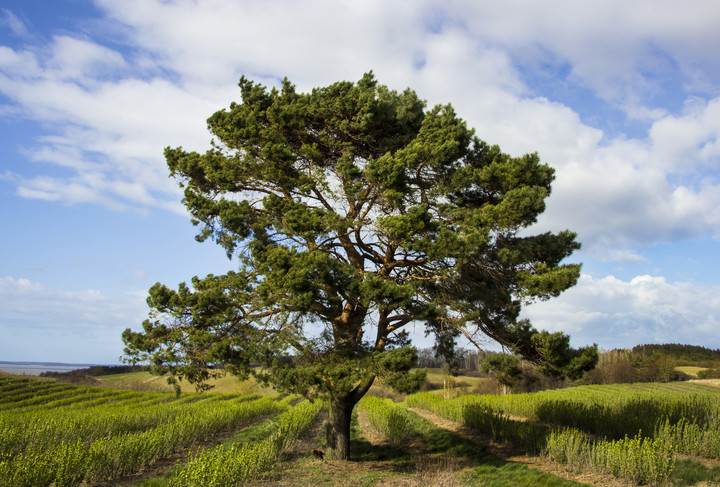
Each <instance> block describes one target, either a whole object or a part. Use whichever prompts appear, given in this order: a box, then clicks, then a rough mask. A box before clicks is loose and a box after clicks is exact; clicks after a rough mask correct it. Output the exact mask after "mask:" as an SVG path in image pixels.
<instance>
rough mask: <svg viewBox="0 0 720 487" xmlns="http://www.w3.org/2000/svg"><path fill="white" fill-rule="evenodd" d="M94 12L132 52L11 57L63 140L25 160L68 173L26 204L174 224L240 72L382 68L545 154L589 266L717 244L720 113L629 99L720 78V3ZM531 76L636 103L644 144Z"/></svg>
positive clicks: (34, 192) (86, 42) (142, 3)
mask: <svg viewBox="0 0 720 487" xmlns="http://www.w3.org/2000/svg"><path fill="white" fill-rule="evenodd" d="M97 3H98V5H99V6H100V7H101V8H102V9H103V10H104V11H105V13H106V14H107V19H106V21H107V22H111V23H114V24H115V28H114V29H110V30H111V31H113V32H124V33H125V34H124V35H125V37H124V38H120V39H117V42H118V43H119V44H122V43H125V44H126V46H125V47H129V49H128V50H127V52H125V54H122V55H121V54H120V53H119V52H117V51H114V50H112V49H110V48H108V47H106V46H102V45H100V44H98V43H96V42H93V40H92V39H86V38H77V37H71V36H67V35H64V36H56V37H54V38H53V40H52V42H51V43H50V44H49V45H47V46H44V47H41V48H38V47H37V46H35V47H32V48H27V49H15V50H13V49H10V48H6V47H0V73H2V74H0V91H2V92H3V93H4V94H5V95H6V96H8V97H9V98H10V99H12V100H13V101H14V102H15V103H16V105H17V106H19V107H22V110H23V112H24V115H25V116H26V117H29V118H32V119H35V120H38V121H40V122H42V123H43V124H45V127H47V128H48V131H49V132H50V134H51V135H48V136H46V137H42V138H39V139H38V140H37V144H36V145H35V146H34V147H27V148H26V150H27V154H28V157H29V159H30V160H32V161H34V162H36V163H50V164H53V165H58V166H61V167H62V168H63V169H65V170H66V171H67V174H66V175H63V176H55V177H51V176H49V175H47V174H42V173H43V170H42V169H38V167H39V166H37V165H36V166H35V168H34V171H33V172H38V171H39V172H40V173H41V174H40V175H38V176H34V177H28V176H24V174H17V175H15V179H16V180H17V181H18V192H19V194H20V195H22V196H25V197H32V198H42V199H46V200H53V201H62V202H65V203H79V202H89V203H95V204H102V205H105V206H108V207H111V208H116V209H127V208H135V209H137V208H147V207H153V206H156V207H162V208H169V209H172V210H174V211H178V210H179V205H178V203H177V202H178V201H179V199H180V194H179V191H178V190H177V187H176V185H175V183H174V181H172V180H169V179H168V178H167V168H166V166H165V163H164V161H163V159H162V155H161V153H162V148H163V147H164V146H166V145H170V146H177V145H183V146H184V147H185V148H188V149H193V150H204V149H205V148H206V147H207V146H208V144H207V142H208V140H209V134H208V133H207V130H206V127H205V119H206V118H207V116H209V115H210V114H211V113H212V112H213V111H215V110H217V109H219V108H222V107H224V106H227V105H228V103H229V102H230V101H231V100H236V99H237V98H238V93H237V88H236V86H235V83H236V82H237V78H238V77H239V75H240V74H242V73H245V74H248V75H249V76H251V77H253V78H254V79H259V80H260V81H262V82H265V83H276V82H277V79H278V77H282V76H284V75H288V76H289V77H290V79H291V80H292V81H294V82H296V83H297V84H298V88H299V89H301V90H307V89H310V88H311V87H313V86H316V85H319V84H326V83H330V82H333V81H336V80H338V79H358V78H359V77H360V75H361V74H362V72H364V71H367V70H368V69H371V68H372V69H374V70H375V71H376V74H377V76H378V78H379V80H380V82H382V83H387V84H389V85H391V86H392V87H393V88H397V89H403V88H404V87H406V86H411V87H413V88H414V89H416V90H417V91H418V93H419V94H420V96H422V97H426V98H428V100H429V102H430V104H434V103H446V102H452V103H453V104H454V105H455V107H456V109H457V110H458V112H459V113H460V115H461V116H463V117H464V118H466V119H467V120H468V121H469V123H470V125H471V126H473V127H475V128H476V129H477V133H478V135H479V136H481V137H482V138H483V139H485V140H487V141H488V142H490V143H498V144H500V145H501V147H502V148H503V150H505V151H506V152H509V153H511V154H521V153H524V152H531V151H538V152H539V153H540V155H541V157H542V159H543V160H545V161H547V162H548V163H549V164H551V165H552V166H554V167H556V168H557V170H558V172H557V181H556V183H555V185H554V187H553V196H552V198H551V199H550V200H549V205H548V211H547V213H546V214H545V215H543V217H542V220H541V226H546V227H549V228H552V229H554V230H557V229H560V228H571V229H573V230H576V231H578V232H579V233H580V238H581V240H582V241H583V243H584V244H585V248H586V249H588V250H589V251H592V252H595V253H597V254H598V255H599V254H602V256H603V257H604V258H607V259H616V260H617V259H623V260H640V259H642V257H641V256H640V255H639V253H638V249H637V248H638V247H641V246H644V245H650V244H654V243H657V242H659V241H663V240H667V239H672V238H691V237H695V236H700V237H703V236H707V235H716V234H717V233H718V231H717V230H718V225H719V224H720V215H718V211H717V208H718V207H720V186H718V181H717V180H716V178H715V177H714V175H713V174H715V173H710V175H709V176H708V173H707V171H708V170H712V171H716V170H717V164H718V156H719V155H720V143H719V142H718V134H719V133H720V127H718V125H719V123H718V122H717V120H720V113H718V112H720V98H716V99H712V100H710V101H709V102H706V101H704V100H703V99H694V98H691V100H695V102H694V103H688V105H687V107H686V109H685V112H683V113H682V114H670V113H669V112H668V111H667V110H665V109H658V108H654V107H647V106H645V105H644V104H643V103H644V102H643V103H636V104H634V105H632V106H630V103H629V101H628V100H629V99H630V98H633V97H634V96H635V95H633V94H632V93H634V92H636V91H638V90H639V91H643V92H644V91H647V90H650V91H652V90H654V89H656V88H657V87H655V88H654V87H652V86H649V85H652V83H653V82H654V79H655V78H656V77H657V78H661V77H662V76H656V75H658V74H662V73H664V72H665V71H667V70H670V69H675V68H673V66H674V65H675V64H677V65H678V66H680V69H681V71H682V73H683V74H682V75H683V76H685V77H686V78H687V79H689V78H688V77H691V76H695V75H696V74H697V72H698V71H699V72H700V73H706V74H707V73H713V72H715V71H714V70H716V69H717V68H718V66H716V65H715V64H713V63H714V61H713V59H714V54H712V53H714V49H715V47H714V46H715V44H716V43H714V42H713V39H718V40H720V37H718V36H720V34H718V32H717V29H714V26H713V24H714V23H713V22H712V21H709V20H708V18H709V17H712V12H713V11H714V10H716V9H718V8H720V7H718V6H716V5H720V4H715V3H714V2H710V3H708V2H701V3H702V8H697V9H692V8H686V7H678V6H673V5H674V4H669V3H663V4H662V5H663V7H662V8H659V7H658V6H657V2H639V3H636V4H635V6H634V8H632V9H629V8H627V6H626V5H625V4H624V3H623V2H620V1H619V0H612V1H609V2H602V3H600V2H598V3H591V4H582V5H581V4H578V3H576V2H572V1H564V0H563V1H560V0H557V1H555V2H553V3H551V4H549V5H548V4H543V5H535V4H527V3H525V2H522V3H517V2H501V3H500V2H498V3H480V4H468V3H466V2H449V3H446V4H443V6H442V7H440V6H439V4H437V3H436V2H433V1H429V0H427V1H422V2H417V3H416V4H414V5H413V8H412V9H408V8H407V5H406V4H404V3H402V2H380V1H371V2H351V3H342V2H340V3H339V2H328V1H325V0H312V1H310V2H304V3H302V4H298V3H297V2H287V1H274V2H242V3H239V2H238V3H235V2H220V1H216V2H203V3H197V2H184V1H176V2H167V1H159V0H157V1H153V0H127V1H124V2H114V1H110V0H98V2H97ZM118 25H119V26H120V28H118ZM610 27H612V28H610ZM278 33H282V35H279V34H278ZM518 61H519V62H522V63H525V64H524V66H525V68H528V69H530V70H532V69H543V68H542V66H543V63H545V64H550V65H552V66H554V67H557V66H560V65H563V64H568V65H569V66H570V70H571V73H570V75H569V78H570V79H571V80H572V81H575V82H579V83H582V84H585V85H587V86H590V87H591V88H593V89H594V90H595V92H596V93H597V94H599V95H601V96H606V97H608V98H613V97H617V96H619V95H618V93H629V95H628V97H626V98H624V99H623V101H622V103H625V105H626V106H628V110H632V114H640V113H642V114H643V115H642V116H643V117H647V118H648V120H650V121H652V122H653V123H652V126H651V129H650V131H649V134H648V137H647V138H646V139H642V140H640V139H629V140H628V139H625V138H622V137H620V138H618V139H607V138H606V136H605V134H603V132H602V131H600V130H598V129H597V128H593V127H589V126H587V125H585V124H583V122H582V121H581V120H580V118H579V116H578V114H577V113H576V112H574V111H573V110H572V109H571V108H569V107H567V106H564V105H562V104H559V103H557V102H553V101H551V100H548V99H545V98H542V97H533V96H531V95H530V94H529V89H528V87H527V86H525V84H524V83H523V81H522V76H521V75H520V73H519V71H518V67H517V66H516V64H515V63H516V62H518ZM553 69H554V68H553ZM648 73H649V75H648ZM646 75H647V76H646ZM657 89H660V88H657ZM630 113H631V112H630V111H628V114H630Z"/></svg>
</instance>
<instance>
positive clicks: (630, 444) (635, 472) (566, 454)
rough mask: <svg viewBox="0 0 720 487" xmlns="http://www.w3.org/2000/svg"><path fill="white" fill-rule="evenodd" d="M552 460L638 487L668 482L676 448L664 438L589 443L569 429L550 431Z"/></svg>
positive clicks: (549, 440) (575, 430)
mask: <svg viewBox="0 0 720 487" xmlns="http://www.w3.org/2000/svg"><path fill="white" fill-rule="evenodd" d="M547 451H548V455H549V456H550V458H552V459H553V460H555V461H556V462H560V463H567V464H570V465H572V466H573V468H575V469H577V470H585V469H591V470H595V471H600V472H605V473H609V474H612V475H613V476H615V477H621V478H626V479H628V480H630V481H632V482H634V483H636V484H638V485H645V484H653V485H661V484H664V483H665V482H667V480H668V478H669V476H670V473H671V472H672V469H673V466H674V464H675V458H674V453H673V449H672V447H671V446H670V445H668V444H667V443H665V442H664V441H663V440H661V439H653V438H643V437H641V436H640V435H639V434H638V435H637V436H635V437H634V438H628V437H625V438H623V439H620V440H615V441H605V440H603V441H595V442H594V441H590V440H589V439H588V438H587V437H586V436H585V435H584V434H583V433H582V432H581V431H579V430H577V429H573V428H566V429H564V430H562V431H554V432H551V433H550V435H549V436H548V440H547Z"/></svg>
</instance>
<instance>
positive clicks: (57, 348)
mask: <svg viewBox="0 0 720 487" xmlns="http://www.w3.org/2000/svg"><path fill="white" fill-rule="evenodd" d="M0 310H1V311H0V323H1V325H0V330H2V334H3V340H2V344H1V345H0V356H2V357H3V358H4V360H43V361H52V360H57V361H74V362H99V363H112V362H115V361H116V360H117V358H118V357H119V356H120V354H121V353H122V341H121V340H120V333H121V332H122V330H124V329H125V328H128V327H132V328H137V326H138V324H139V323H141V322H142V320H143V319H144V318H145V317H146V316H147V306H146V305H145V303H144V299H143V296H141V295H140V294H139V293H136V294H132V295H131V294H129V295H121V296H106V295H104V294H103V293H101V292H100V291H97V290H95V289H84V290H77V291H69V290H60V289H53V288H48V287H45V286H43V285H42V284H40V283H37V282H32V281H30V280H28V279H22V278H20V279H16V278H13V277H10V276H0ZM28 339H31V340H32V342H33V344H31V345H32V346H24V343H25V342H26V341H27V340H28ZM92 344H97V345H98V347H99V348H97V349H96V348H93V345H92ZM23 353H24V354H28V353H32V354H35V355H33V356H27V355H26V356H21V354H23Z"/></svg>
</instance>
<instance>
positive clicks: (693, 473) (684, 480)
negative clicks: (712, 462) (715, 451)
mask: <svg viewBox="0 0 720 487" xmlns="http://www.w3.org/2000/svg"><path fill="white" fill-rule="evenodd" d="M701 482H704V484H701ZM670 484H671V485H673V486H674V487H684V486H690V485H698V484H699V485H720V465H716V466H714V467H707V466H705V465H703V464H701V463H698V462H697V461H694V460H692V459H689V458H683V459H678V460H677V461H676V462H675V468H674V469H673V471H672V473H671V474H670Z"/></svg>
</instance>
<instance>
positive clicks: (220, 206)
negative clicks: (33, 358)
mask: <svg viewBox="0 0 720 487" xmlns="http://www.w3.org/2000/svg"><path fill="white" fill-rule="evenodd" d="M239 86H240V94H241V97H242V103H231V104H230V106H229V109H225V110H220V111H218V112H216V113H215V114H214V115H212V116H211V117H210V118H209V119H208V127H209V130H210V131H211V133H212V134H213V136H214V137H213V141H212V146H211V148H210V149H209V150H208V151H207V152H205V153H204V154H199V153H197V152H187V151H185V150H183V149H182V148H181V147H179V148H166V149H165V158H166V160H167V164H168V167H169V169H170V173H171V175H172V176H173V177H175V178H176V179H178V181H179V183H180V184H181V186H182V187H184V195H185V196H184V200H183V202H184V204H185V206H186V207H187V209H188V210H189V212H190V214H191V216H192V221H193V223H194V224H195V225H197V226H198V227H199V229H200V230H199V233H198V235H197V239H198V240H199V241H205V240H207V239H211V240H214V241H215V242H216V243H218V244H219V245H221V246H222V247H223V248H224V249H225V251H226V252H227V255H228V257H230V258H235V259H237V262H238V268H237V270H236V271H233V272H228V273H227V274H225V275H221V276H215V275H208V276H206V277H203V278H199V277H195V278H193V279H192V283H191V285H187V284H185V283H182V284H180V285H179V287H178V288H177V290H174V289H171V288H168V287H166V286H165V285H163V284H160V283H158V284H156V285H154V286H153V287H152V288H151V289H150V291H149V297H148V304H149V306H150V308H151V313H150V316H149V319H148V320H146V321H145V322H144V323H143V330H142V331H140V332H133V331H131V330H129V329H128V330H126V331H125V332H124V334H123V339H124V341H125V344H126V355H127V356H128V357H130V358H132V359H134V360H139V361H149V362H150V363H152V364H153V365H154V366H155V367H156V369H157V370H160V371H166V372H170V373H171V374H173V376H179V377H181V378H183V377H184V378H186V379H188V380H190V381H193V382H196V383H202V382H203V381H204V380H205V379H207V378H208V377H209V375H210V374H212V373H214V371H215V370H216V369H213V368H212V367H213V366H215V367H217V366H220V365H222V366H223V367H224V369H225V370H229V371H230V372H232V373H235V374H237V375H239V376H241V377H243V376H246V375H247V374H255V375H257V376H259V377H260V378H261V379H263V380H267V381H269V382H271V383H273V384H274V385H275V386H276V387H277V388H279V389H280V390H285V391H291V392H298V393H301V394H305V395H307V396H309V397H317V396H320V397H326V398H328V399H329V400H330V404H331V406H330V418H331V419H330V423H331V427H330V428H329V433H328V448H329V449H330V452H331V454H330V457H331V458H347V454H348V449H347V448H348V444H349V443H348V442H349V414H350V412H351V411H352V408H353V407H354V405H355V404H356V403H357V401H358V400H359V399H360V398H361V397H362V396H363V395H364V394H365V393H366V392H367V390H368V389H369V387H370V386H371V384H372V383H373V381H374V380H375V379H376V378H378V379H380V380H383V381H385V382H387V383H388V384H389V385H391V386H392V387H394V388H395V389H396V390H399V391H413V390H416V389H417V388H418V387H419V386H420V385H421V384H422V383H423V381H424V373H423V372H422V371H417V370H415V371H411V369H412V367H413V365H414V363H415V360H416V356H417V352H416V350H415V348H414V347H411V346H410V342H409V337H408V334H407V333H406V332H405V331H404V327H406V326H407V325H408V324H410V323H423V324H424V326H425V328H426V330H427V332H428V333H429V334H433V335H434V336H435V340H436V348H437V350H438V351H439V352H441V353H444V354H448V355H449V356H450V355H452V353H453V350H454V346H455V343H456V341H455V340H456V338H457V336H458V335H459V334H465V335H466V336H467V337H468V339H470V340H471V341H473V342H475V343H477V341H478V339H479V338H481V337H489V338H490V339H492V340H495V341H497V342H499V343H500V344H502V345H504V346H507V347H509V348H511V349H512V350H514V351H516V352H517V353H519V354H521V355H522V356H523V357H525V358H528V359H530V360H533V361H536V362H538V363H541V362H547V363H551V362H552V360H553V357H552V356H551V355H552V354H551V353H544V352H543V346H544V345H543V344H544V343H545V342H547V345H549V347H545V351H546V352H547V351H550V350H555V352H554V353H556V354H560V351H559V349H558V347H559V348H563V347H565V348H567V347H569V344H568V342H563V343H560V344H558V343H550V342H552V340H548V339H547V338H545V339H543V338H538V337H539V336H540V335H541V334H540V333H539V332H538V331H537V330H535V329H534V328H532V327H531V326H530V325H529V324H528V323H527V322H519V321H518V316H519V313H520V309H521V305H522V304H523V303H524V302H528V301H532V300H534V299H548V298H551V297H553V296H557V295H559V294H560V293H561V292H562V291H564V290H565V289H567V288H569V287H571V286H572V285H574V284H575V283H576V281H577V278H578V276H579V271H580V266H579V265H578V264H565V263H563V261H564V259H565V258H566V257H568V256H569V255H570V254H571V253H572V252H573V251H574V250H576V249H578V248H579V247H580V245H579V243H578V242H577V241H576V235H575V234H574V233H572V232H570V231H561V232H559V233H542V234H537V235H529V234H528V232H527V231H525V229H527V227H529V226H530V225H532V224H533V223H535V222H536V220H537V217H538V215H539V214H540V213H542V212H543V211H544V209H545V203H544V201H545V199H546V198H547V197H548V195H549V194H550V190H551V182H552V181H553V178H554V171H553V169H552V168H551V167H549V166H548V165H546V164H543V163H541V162H540V159H539V157H538V155H537V154H527V155H523V156H520V157H511V156H509V155H507V154H504V153H503V152H501V150H500V149H499V148H498V147H497V146H494V145H488V144H487V143H485V142H483V141H482V140H480V139H479V138H478V137H476V136H475V134H474V132H473V130H472V129H470V128H468V126H467V124H466V123H465V122H464V121H463V120H462V119H460V118H459V117H458V116H457V115H456V113H455V111H454V109H453V108H452V106H450V105H438V106H435V107H433V108H430V109H426V105H425V102H424V101H423V100H421V99H420V98H419V97H418V96H417V94H416V93H415V92H414V91H412V90H410V89H406V90H405V91H402V92H397V91H394V90H391V89H389V88H387V87H386V86H383V85H380V84H378V83H377V81H376V80H375V78H374V76H373V74H372V73H368V74H365V75H364V76H363V77H362V79H360V80H359V81H358V82H356V83H352V82H338V83H334V84H332V85H330V86H326V87H321V88H315V89H313V90H312V91H311V92H309V93H299V92H297V91H296V88H295V87H294V86H293V85H292V84H291V83H290V82H289V81H288V80H287V79H286V80H284V81H283V83H282V86H281V87H280V88H271V89H268V88H267V87H265V86H262V85H260V84H257V83H255V82H253V81H250V80H248V79H246V78H245V77H243V78H241V80H240V83H239ZM543 340H544V341H543ZM553 347H555V348H553ZM556 349H558V350H556ZM257 363H260V364H262V367H260V368H253V367H252V365H253V364H257Z"/></svg>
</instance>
